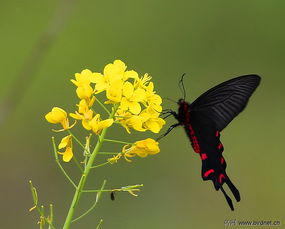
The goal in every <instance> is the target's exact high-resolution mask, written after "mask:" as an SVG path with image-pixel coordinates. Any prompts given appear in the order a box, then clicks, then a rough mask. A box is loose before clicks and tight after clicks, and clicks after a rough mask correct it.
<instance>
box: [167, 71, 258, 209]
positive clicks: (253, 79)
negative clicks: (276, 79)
mask: <svg viewBox="0 0 285 229" xmlns="http://www.w3.org/2000/svg"><path fill="white" fill-rule="evenodd" d="M259 82H260V77H259V76H257V75H246V76H240V77H236V78H233V79H231V80H228V81H226V82H224V83H221V84H219V85H217V86H215V87H213V88H211V89H210V90H208V91H206V92H205V93H204V94H202V95H201V96H200V97H198V98H197V99H196V100H195V101H194V102H193V103H188V102H186V101H185V99H180V100H179V101H178V106H179V108H178V112H177V113H176V112H173V111H170V112H169V113H170V114H172V115H173V116H174V117H175V118H176V119H177V121H178V123H177V124H174V125H172V126H171V127H170V128H169V130H168V131H167V133H169V132H170V130H172V129H173V128H174V127H176V126H179V125H182V126H183V127H184V129H185V131H186V134H187V136H188V137H189V140H190V142H191V145H192V148H193V150H194V151H195V152H196V153H198V154H199V156H200V158H201V161H202V170H201V176H202V179H203V180H212V182H213V184H214V187H215V189H216V190H221V191H222V192H223V194H224V196H225V198H226V200H227V202H228V204H229V206H230V208H231V209H232V210H234V208H233V204H232V200H231V198H230V197H229V196H228V195H227V194H226V192H225V191H224V189H223V184H224V183H226V184H227V185H228V187H229V189H230V190H231V192H232V193H233V195H234V197H235V199H236V201H240V194H239V191H238V189H237V188H236V187H235V186H234V185H233V183H232V182H231V180H230V178H229V177H228V175H227V173H226V167H227V164H226V161H225V159H224V157H223V155H222V153H223V151H224V147H223V144H222V143H221V141H220V132H221V131H222V130H223V129H224V128H225V127H226V126H227V125H228V124H229V123H230V122H231V121H232V120H233V119H234V118H235V117H236V116H237V115H238V114H239V113H240V112H241V111H242V110H243V109H244V108H245V106H246V104H247V102H248V99H249V97H250V96H251V95H252V93H253V92H254V91H255V89H256V87H257V86H258V85H259ZM167 133H166V134H167Z"/></svg>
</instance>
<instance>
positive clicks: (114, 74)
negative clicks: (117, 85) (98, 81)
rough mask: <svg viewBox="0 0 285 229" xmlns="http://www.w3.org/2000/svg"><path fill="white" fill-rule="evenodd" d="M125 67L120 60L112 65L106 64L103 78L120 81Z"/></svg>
mask: <svg viewBox="0 0 285 229" xmlns="http://www.w3.org/2000/svg"><path fill="white" fill-rule="evenodd" d="M126 69H127V66H126V65H125V63H124V62H123V61H121V60H115V61H114V63H113V64H107V65H106V66H105V68H104V76H105V77H107V78H109V80H110V81H112V80H122V79H123V77H124V73H125V70H126Z"/></svg>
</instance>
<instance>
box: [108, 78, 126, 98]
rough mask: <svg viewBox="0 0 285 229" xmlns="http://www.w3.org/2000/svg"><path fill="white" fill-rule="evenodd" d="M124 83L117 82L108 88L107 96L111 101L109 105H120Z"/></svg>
mask: <svg viewBox="0 0 285 229" xmlns="http://www.w3.org/2000/svg"><path fill="white" fill-rule="evenodd" d="M122 89H123V81H122V80H115V81H113V82H112V83H111V85H110V86H109V87H108V88H107V92H106V96H107V98H108V99H109V103H119V102H120V101H121V99H122V93H123V92H122Z"/></svg>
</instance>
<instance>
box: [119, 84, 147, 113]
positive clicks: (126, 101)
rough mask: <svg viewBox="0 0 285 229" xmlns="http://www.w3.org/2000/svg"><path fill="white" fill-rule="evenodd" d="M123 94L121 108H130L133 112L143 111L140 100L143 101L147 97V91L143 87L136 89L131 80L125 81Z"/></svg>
mask: <svg viewBox="0 0 285 229" xmlns="http://www.w3.org/2000/svg"><path fill="white" fill-rule="evenodd" d="M123 95H124V97H123V98H122V101H121V106H120V108H121V109H123V110H128V109H129V110H130V112H131V113H133V114H139V113H140V112H141V106H140V103H139V102H142V101H143V100H144V99H145V97H146V92H145V90H144V89H142V88H137V89H135V88H134V86H133V85H132V84H131V83H130V82H125V83H124V85H123Z"/></svg>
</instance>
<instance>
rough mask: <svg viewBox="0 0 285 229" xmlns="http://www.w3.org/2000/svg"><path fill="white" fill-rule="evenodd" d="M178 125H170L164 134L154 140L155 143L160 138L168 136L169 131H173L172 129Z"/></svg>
mask: <svg viewBox="0 0 285 229" xmlns="http://www.w3.org/2000/svg"><path fill="white" fill-rule="evenodd" d="M179 125H180V123H176V124H173V125H171V126H170V127H169V128H168V130H167V131H166V132H165V133H164V134H162V135H161V136H159V137H158V138H157V139H156V141H159V140H160V139H161V138H163V137H165V136H166V135H168V134H169V133H170V131H171V130H173V128H175V127H177V126H179Z"/></svg>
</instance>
